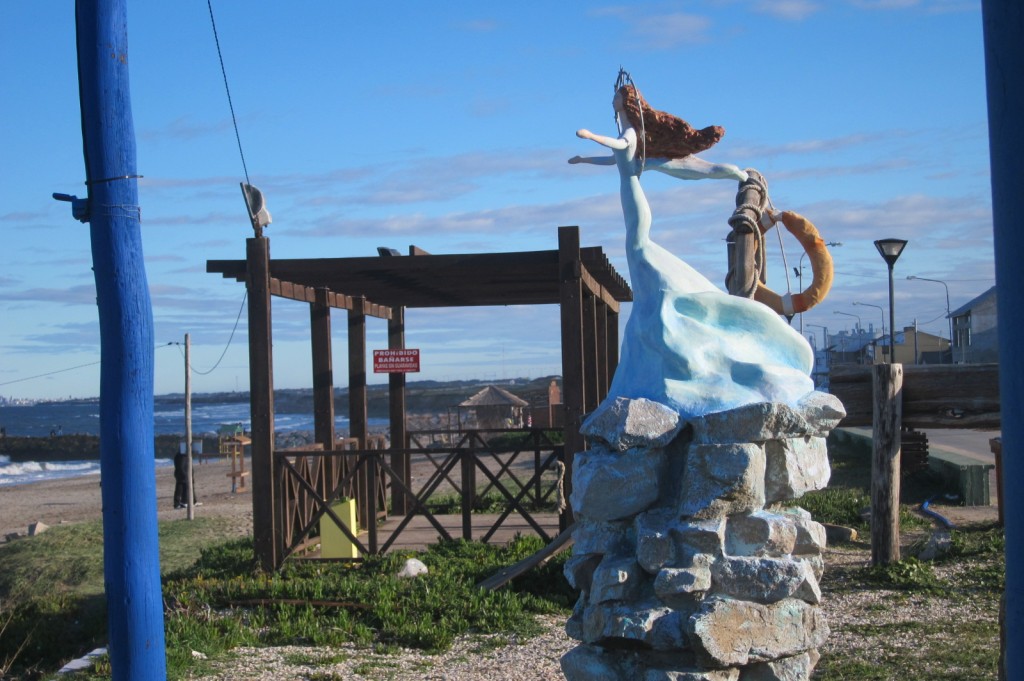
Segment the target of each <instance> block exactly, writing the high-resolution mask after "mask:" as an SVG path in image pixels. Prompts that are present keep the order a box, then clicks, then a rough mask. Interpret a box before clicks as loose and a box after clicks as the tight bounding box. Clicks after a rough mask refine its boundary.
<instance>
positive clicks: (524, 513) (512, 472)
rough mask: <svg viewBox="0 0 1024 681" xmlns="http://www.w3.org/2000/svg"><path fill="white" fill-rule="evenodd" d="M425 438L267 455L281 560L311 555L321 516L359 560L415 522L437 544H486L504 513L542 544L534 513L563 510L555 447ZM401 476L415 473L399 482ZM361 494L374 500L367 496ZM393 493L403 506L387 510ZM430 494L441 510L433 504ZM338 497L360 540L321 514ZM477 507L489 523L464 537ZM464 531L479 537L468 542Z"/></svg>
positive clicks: (476, 434)
mask: <svg viewBox="0 0 1024 681" xmlns="http://www.w3.org/2000/svg"><path fill="white" fill-rule="evenodd" d="M495 436H502V437H500V438H499V439H495ZM431 437H432V434H431V433H429V432H418V433H411V434H410V437H409V446H408V447H406V448H404V449H394V448H392V449H384V448H383V444H384V442H383V438H380V439H377V440H372V439H371V440H369V441H368V442H367V444H368V445H369V447H368V448H365V449H359V448H358V445H359V443H358V441H354V440H345V441H339V442H338V443H337V445H336V447H335V449H334V450H333V451H324V450H323V448H322V447H321V446H319V445H316V446H311V447H304V448H302V449H300V450H287V451H280V452H276V453H275V457H276V461H277V464H278V465H277V466H276V467H275V469H276V470H277V471H278V479H279V484H278V486H277V489H278V494H279V497H278V503H277V506H278V508H279V512H280V515H279V517H280V518H281V522H280V531H279V532H278V534H279V537H278V541H279V544H278V545H279V546H280V547H281V548H282V555H283V556H285V557H287V556H291V555H296V554H299V555H303V556H304V557H315V554H316V552H315V548H316V546H317V544H318V543H319V536H318V535H319V523H320V521H321V519H322V518H323V517H324V516H327V517H329V518H330V519H331V520H332V521H333V522H334V523H335V524H337V526H338V528H339V529H340V530H341V531H342V532H343V533H344V534H345V536H346V537H348V539H349V541H351V542H353V544H354V545H355V546H356V547H357V549H358V551H359V553H360V554H361V555H362V556H366V555H375V554H379V553H384V552H386V551H388V550H389V549H390V548H391V547H392V546H393V545H394V543H395V541H396V540H397V539H398V538H399V536H400V535H401V534H402V532H403V531H405V530H406V529H407V528H408V527H409V525H410V523H411V522H412V521H413V520H414V519H415V518H416V517H420V518H423V519H425V520H426V521H427V522H428V523H430V525H431V526H432V527H433V529H434V530H436V532H437V535H438V536H439V537H441V538H444V539H452V538H454V536H461V537H463V538H465V539H468V540H472V539H478V540H480V541H484V542H487V541H490V540H491V539H492V538H493V537H494V535H495V533H496V532H497V531H498V529H499V528H500V527H501V526H502V524H503V523H505V522H506V520H507V519H508V518H509V517H510V516H512V514H518V515H519V516H521V517H522V518H523V520H525V521H526V523H527V524H528V525H529V526H530V528H532V529H533V531H535V532H536V533H537V534H538V535H540V536H541V537H542V538H544V539H545V541H550V540H551V536H550V535H549V533H548V532H547V531H546V530H545V529H544V527H543V526H542V524H541V523H540V522H538V521H537V519H536V518H535V517H534V516H535V515H536V514H537V513H538V510H539V509H547V510H548V512H550V513H555V512H559V513H560V512H561V511H562V510H563V509H562V508H561V507H562V506H563V505H564V501H563V500H562V499H561V486H562V482H563V480H562V472H563V470H564V468H563V464H562V461H563V455H564V453H563V447H562V445H560V444H556V443H554V442H552V441H551V439H550V438H549V437H548V435H547V434H546V433H545V432H544V431H542V430H538V429H528V430H500V431H481V430H466V431H463V432H462V433H458V434H456V435H455V437H453V438H452V440H450V441H449V442H450V444H441V443H438V442H437V441H436V440H431V439H429V438H431ZM490 442H495V444H494V445H492V444H490ZM499 442H501V443H503V444H499ZM421 444H425V445H426V446H419V445H421ZM409 470H413V471H415V472H416V473H417V475H414V476H411V477H410V476H408V475H407V473H406V472H407V471H409ZM414 478H419V480H418V481H415V480H414ZM478 480H479V481H480V484H478ZM366 490H374V494H372V495H367V494H366ZM396 497H398V498H401V499H402V506H403V508H400V509H396V508H395V507H394V506H393V505H392V504H391V502H392V500H393V499H395V498H396ZM439 497H440V498H441V499H442V500H443V502H445V503H444V505H439ZM342 498H355V499H356V500H357V502H358V508H359V509H360V512H359V515H360V523H359V525H360V528H361V529H365V535H361V536H360V537H357V536H355V535H354V534H353V533H352V532H351V531H350V530H349V529H348V528H347V526H346V524H345V523H344V522H343V521H342V519H341V518H339V517H338V516H337V515H336V514H335V512H334V511H333V510H332V509H331V505H332V504H333V503H334V502H336V501H338V500H340V499H342ZM367 498H370V499H372V502H371V504H367V503H366V502H365V500H366V499H367ZM485 502H486V503H488V504H489V508H490V509H491V511H492V513H494V514H495V515H496V519H495V520H494V521H493V522H491V523H490V525H489V526H488V527H486V528H485V529H483V530H482V534H481V529H480V526H479V524H477V528H476V530H475V531H474V523H473V516H474V511H476V510H479V509H480V508H481V505H482V504H483V503H485ZM453 511H454V512H453ZM456 512H457V514H458V515H461V528H459V527H458V524H459V523H455V524H454V525H453V524H452V520H451V517H450V516H451V515H455V513H456ZM389 514H390V517H389ZM369 518H373V520H372V521H368V519H369ZM388 520H390V522H386V521H388ZM460 530H461V531H460ZM474 532H476V533H477V534H480V536H478V537H474Z"/></svg>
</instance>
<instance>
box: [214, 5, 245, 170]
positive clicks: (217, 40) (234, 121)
mask: <svg viewBox="0 0 1024 681" xmlns="http://www.w3.org/2000/svg"><path fill="white" fill-rule="evenodd" d="M206 7H207V8H208V9H209V10H210V24H211V25H212V26H213V41H214V43H216V45H217V59H219V60H220V72H221V75H222V76H224V91H225V92H226V93H227V95H228V108H229V109H230V110H231V124H232V125H233V126H235V140H236V141H237V142H238V155H239V156H241V158H242V172H244V173H245V183H246V184H252V183H251V182H250V181H249V169H248V168H247V167H246V165H245V152H243V151H242V136H241V135H240V134H239V133H238V119H237V118H235V105H234V103H232V101H231V88H230V87H228V72H227V69H225V68H224V55H223V54H222V53H221V50H220V37H219V36H218V35H217V22H216V20H214V18H213V0H206Z"/></svg>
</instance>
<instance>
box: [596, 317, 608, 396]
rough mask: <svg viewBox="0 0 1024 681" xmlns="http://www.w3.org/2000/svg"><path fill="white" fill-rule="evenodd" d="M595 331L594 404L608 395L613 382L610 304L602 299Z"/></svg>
mask: <svg viewBox="0 0 1024 681" xmlns="http://www.w3.org/2000/svg"><path fill="white" fill-rule="evenodd" d="M594 333H595V334H596V336H597V355H596V357H595V360H596V361H597V383H596V384H595V385H594V400H595V402H594V404H595V406H596V405H598V404H601V400H603V399H604V398H605V397H606V396H607V395H608V386H609V384H610V383H611V373H610V372H611V369H610V367H609V365H608V305H607V304H606V303H605V302H604V301H601V300H598V301H597V320H596V324H595V326H594Z"/></svg>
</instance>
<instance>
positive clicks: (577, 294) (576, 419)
mask: <svg viewBox="0 0 1024 681" xmlns="http://www.w3.org/2000/svg"><path fill="white" fill-rule="evenodd" d="M582 273H583V264H582V262H580V230H579V227H559V228H558V277H559V281H560V285H559V288H560V292H559V297H560V301H561V317H562V410H563V416H564V420H563V424H564V428H565V481H564V485H563V489H564V490H565V498H566V499H568V498H569V495H570V494H571V493H572V464H573V457H574V456H575V454H576V452H581V451H583V450H584V449H585V447H586V444H585V442H584V440H583V436H582V435H581V434H580V425H581V421H582V418H583V401H584V386H583V380H584V379H583V376H584V373H583V372H584V369H583V367H584V364H583V282H582ZM571 524H572V509H571V508H569V509H567V510H566V512H565V513H563V514H562V516H561V518H560V519H559V526H560V527H561V529H563V530H564V529H565V528H567V527H568V526H569V525H571Z"/></svg>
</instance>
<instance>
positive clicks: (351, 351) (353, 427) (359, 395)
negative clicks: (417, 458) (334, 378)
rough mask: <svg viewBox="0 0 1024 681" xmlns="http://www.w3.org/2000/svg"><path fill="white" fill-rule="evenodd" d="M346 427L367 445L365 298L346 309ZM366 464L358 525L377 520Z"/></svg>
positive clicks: (359, 483) (359, 482)
mask: <svg viewBox="0 0 1024 681" xmlns="http://www.w3.org/2000/svg"><path fill="white" fill-rule="evenodd" d="M348 427H349V437H353V438H355V439H356V442H357V444H356V449H360V450H365V449H367V446H366V444H367V443H366V434H367V433H366V431H367V423H366V299H365V298H355V299H353V300H352V309H351V310H349V311H348ZM369 465H370V464H369V463H368V464H367V465H366V466H365V467H364V468H363V470H362V471H360V472H358V473H357V474H356V480H355V482H356V485H355V490H356V506H357V508H358V509H359V526H360V527H366V526H367V523H371V522H376V521H377V518H376V515H377V513H376V503H375V501H374V499H375V496H374V490H373V489H371V488H370V479H369V475H368V467H369Z"/></svg>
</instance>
